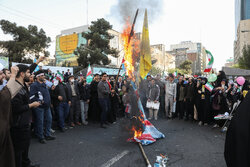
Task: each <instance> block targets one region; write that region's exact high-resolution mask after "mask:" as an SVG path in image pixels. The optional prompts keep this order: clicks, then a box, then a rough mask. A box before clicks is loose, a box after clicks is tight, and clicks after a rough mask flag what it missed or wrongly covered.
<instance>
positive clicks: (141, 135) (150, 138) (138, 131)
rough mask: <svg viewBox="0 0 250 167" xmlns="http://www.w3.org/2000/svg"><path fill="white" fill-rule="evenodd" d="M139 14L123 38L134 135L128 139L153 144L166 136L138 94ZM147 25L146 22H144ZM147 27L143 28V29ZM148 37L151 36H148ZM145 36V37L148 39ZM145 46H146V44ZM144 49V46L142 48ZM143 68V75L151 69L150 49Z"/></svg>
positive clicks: (125, 30)
mask: <svg viewBox="0 0 250 167" xmlns="http://www.w3.org/2000/svg"><path fill="white" fill-rule="evenodd" d="M137 14H138V10H137V12H136V15H135V20H134V22H133V25H132V26H130V25H129V23H127V24H126V27H125V29H124V31H123V33H122V39H123V46H124V65H125V68H126V73H127V75H128V78H129V80H130V81H129V82H128V84H127V89H128V94H129V98H130V106H131V109H130V110H131V112H130V121H131V128H130V131H131V132H132V133H133V137H131V138H129V139H128V141H130V142H138V143H141V144H142V145H148V144H152V143H154V142H155V141H156V139H159V138H164V137H165V136H164V134H162V133H161V132H159V131H158V130H157V129H156V128H155V127H154V126H153V125H152V124H151V123H150V122H149V121H148V120H147V119H146V115H145V113H144V109H143V106H142V103H141V100H140V97H139V95H138V90H137V86H136V81H137V78H136V76H137V74H136V69H137V66H136V60H137V59H138V57H139V54H140V41H139V39H137V38H136V36H135V35H134V25H135V21H136V17H137ZM145 20H146V23H147V13H146V12H145V18H144V22H145ZM144 25H145V23H144ZM144 29H145V27H144V28H143V30H144ZM146 30H147V34H148V27H147V28H146ZM146 38H149V37H148V36H147V37H146ZM146 38H145V39H146ZM142 42H144V43H146V44H149V39H147V42H145V41H142ZM144 47H145V46H144ZM142 49H143V48H142ZM143 59H144V60H143V62H144V63H145V64H143V66H142V67H143V68H144V67H145V66H146V67H147V68H146V70H145V69H142V67H141V65H140V75H141V76H142V74H143V76H144V75H146V73H148V69H149V68H150V69H151V66H152V65H151V63H150V62H151V56H150V50H149V52H145V55H144V56H143ZM149 61H150V62H149Z"/></svg>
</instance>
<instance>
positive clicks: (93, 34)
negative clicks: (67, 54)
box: [74, 18, 118, 68]
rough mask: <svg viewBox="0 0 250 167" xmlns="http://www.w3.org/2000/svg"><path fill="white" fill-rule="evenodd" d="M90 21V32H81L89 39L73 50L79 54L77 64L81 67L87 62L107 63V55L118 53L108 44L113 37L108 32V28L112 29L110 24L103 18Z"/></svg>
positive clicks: (115, 55) (86, 64)
mask: <svg viewBox="0 0 250 167" xmlns="http://www.w3.org/2000/svg"><path fill="white" fill-rule="evenodd" d="M91 23H92V25H91V26H90V27H89V30H90V32H87V33H82V36H83V37H84V38H85V39H87V41H89V42H88V45H87V46H80V47H78V48H77V49H76V51H75V52H74V54H75V55H78V56H79V58H78V60H77V61H78V64H79V66H82V67H83V68H85V67H87V66H88V64H99V65H102V64H103V65H107V64H109V63H110V60H109V59H108V57H107V55H111V56H114V57H117V55H118V51H117V50H116V49H113V48H110V46H109V41H110V40H111V39H112V38H113V37H114V36H112V35H110V34H109V33H108V30H110V29H112V25H110V23H109V22H108V21H106V20H105V19H103V18H102V19H98V20H97V21H93V22H91ZM88 55H89V56H88Z"/></svg>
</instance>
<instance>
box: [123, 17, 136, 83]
mask: <svg viewBox="0 0 250 167" xmlns="http://www.w3.org/2000/svg"><path fill="white" fill-rule="evenodd" d="M131 28H132V26H131V25H130V23H129V21H127V23H126V26H125V28H124V30H123V33H122V40H123V47H124V60H125V63H124V64H125V67H126V71H127V75H128V77H129V78H130V79H131V80H132V81H135V74H134V71H135V60H136V59H137V57H138V55H139V52H140V40H139V39H137V38H136V36H135V35H134V34H135V32H133V36H132V37H130V35H131V34H130V33H131ZM129 38H130V40H129Z"/></svg>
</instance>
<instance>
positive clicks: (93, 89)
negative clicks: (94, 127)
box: [88, 74, 101, 122]
mask: <svg viewBox="0 0 250 167" xmlns="http://www.w3.org/2000/svg"><path fill="white" fill-rule="evenodd" d="M99 82H100V75H99V74H95V76H94V80H93V81H92V82H91V84H90V104H89V111H88V117H89V120H92V121H94V122H99V121H100V118H101V108H100V105H99V101H98V91H97V87H98V83H99Z"/></svg>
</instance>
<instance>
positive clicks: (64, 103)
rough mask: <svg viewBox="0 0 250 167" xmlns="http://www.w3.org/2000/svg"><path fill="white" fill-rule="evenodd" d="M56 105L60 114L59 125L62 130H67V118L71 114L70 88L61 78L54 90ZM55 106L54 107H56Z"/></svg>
mask: <svg viewBox="0 0 250 167" xmlns="http://www.w3.org/2000/svg"><path fill="white" fill-rule="evenodd" d="M54 91H55V92H54V96H55V97H56V98H54V102H53V103H54V105H55V106H56V111H57V115H58V127H59V130H60V131H61V132H65V130H66V128H65V120H66V118H67V117H68V114H69V107H70V106H69V103H70V99H69V90H68V88H67V86H66V85H64V84H63V83H62V81H61V80H59V82H58V85H57V86H56V88H55V90H54ZM55 106H54V107H55Z"/></svg>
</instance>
